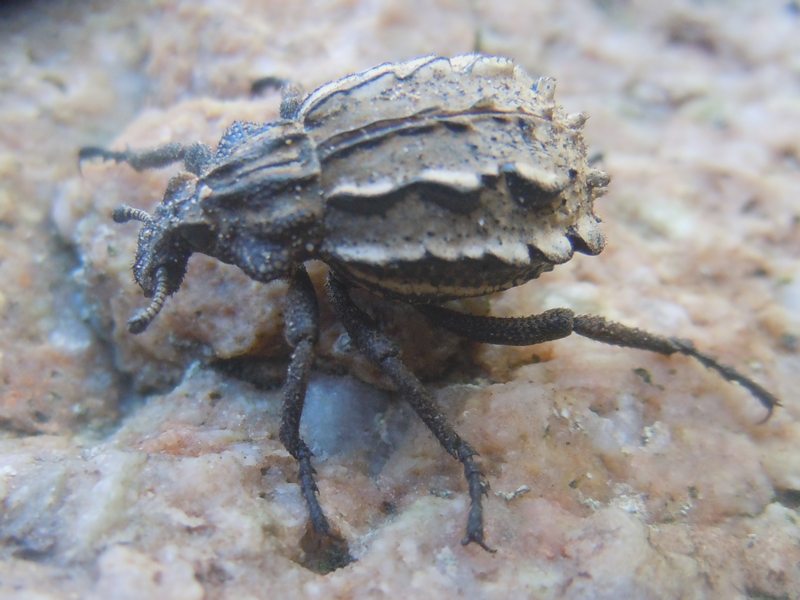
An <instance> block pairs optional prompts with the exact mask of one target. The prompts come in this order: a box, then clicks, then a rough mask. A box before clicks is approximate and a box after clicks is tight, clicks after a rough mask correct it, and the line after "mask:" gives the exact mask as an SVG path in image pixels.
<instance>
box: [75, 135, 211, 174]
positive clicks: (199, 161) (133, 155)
mask: <svg viewBox="0 0 800 600" xmlns="http://www.w3.org/2000/svg"><path fill="white" fill-rule="evenodd" d="M212 156H213V153H212V152H211V148H209V147H208V146H206V145H205V144H201V143H199V142H198V143H195V144H189V145H184V144H180V143H177V142H172V143H169V144H164V145H163V146H157V147H155V148H150V149H148V150H141V151H138V152H136V151H133V150H124V151H122V152H119V151H114V150H107V149H105V148H100V147H98V146H85V147H83V148H81V149H80V150H79V151H78V164H79V165H80V164H81V163H83V161H85V160H91V159H93V158H99V159H102V160H113V161H114V162H117V163H120V162H124V163H128V164H129V165H130V166H131V167H133V168H134V169H135V170H137V171H144V170H145V169H159V168H161V167H166V166H167V165H171V164H172V163H175V162H178V161H180V160H182V161H184V165H185V167H186V170H187V171H189V172H190V173H194V174H195V175H200V174H201V172H202V171H203V169H204V167H205V166H206V165H207V164H208V163H209V162H210V161H211V160H212Z"/></svg>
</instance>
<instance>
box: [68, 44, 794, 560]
mask: <svg viewBox="0 0 800 600" xmlns="http://www.w3.org/2000/svg"><path fill="white" fill-rule="evenodd" d="M554 89H555V84H554V81H553V80H552V79H550V78H547V77H541V78H538V79H533V78H531V77H530V76H528V75H527V74H526V73H525V72H524V71H523V70H522V69H521V68H520V67H518V66H516V65H515V64H514V63H513V62H512V61H511V60H509V59H505V58H497V57H489V56H482V55H477V54H470V55H464V56H457V57H454V58H449V59H448V58H441V57H435V56H429V57H424V58H420V59H416V60H411V61H407V62H400V63H390V64H384V65H381V66H378V67H375V68H373V69H370V70H367V71H364V72H362V73H358V74H355V75H349V76H347V77H343V78H342V79H338V80H336V81H333V82H332V83H328V84H326V85H323V86H322V87H320V88H319V89H317V90H316V91H314V92H313V93H311V94H310V95H308V96H307V97H305V99H302V100H301V99H300V98H299V97H297V96H296V95H293V94H291V93H289V94H285V96H284V100H283V103H282V105H281V118H280V119H279V120H278V121H275V122H272V123H263V124H260V123H242V122H237V123H234V124H233V125H232V126H231V127H230V128H229V129H228V130H227V132H226V133H225V135H224V136H223V137H222V139H221V140H220V142H219V144H218V146H217V148H216V150H212V149H211V148H209V147H207V146H205V145H202V144H193V145H182V144H177V143H176V144H168V145H166V146H162V147H159V148H155V149H153V150H149V151H144V152H130V151H128V152H113V151H108V150H104V149H100V148H84V149H83V150H82V151H81V153H80V158H81V159H87V158H92V157H99V158H103V159H111V160H116V161H118V162H119V161H123V162H127V163H128V164H130V165H131V166H132V167H133V168H135V169H137V170H139V169H145V168H151V167H160V166H164V165H167V164H169V163H172V162H176V161H179V160H182V161H183V162H184V164H185V171H184V172H182V173H180V174H178V175H176V176H175V177H173V178H172V180H171V181H170V183H169V185H168V186H167V190H166V193H165V195H164V199H163V201H162V203H161V204H160V205H159V206H158V207H157V208H156V210H155V212H154V214H153V215H150V214H148V213H145V212H144V211H141V210H139V209H134V208H130V207H121V208H119V209H117V210H116V211H115V213H114V219H115V220H116V221H118V222H124V221H128V220H131V219H134V220H138V221H141V222H142V223H143V226H142V229H141V231H140V233H139V243H138V250H137V254H136V261H135V264H134V268H133V271H134V276H135V277H136V281H137V282H138V283H139V285H140V286H141V287H142V289H143V290H144V293H145V295H147V296H148V297H151V298H152V299H151V301H150V304H149V306H148V307H147V308H146V309H145V310H143V311H142V312H141V313H139V314H138V315H136V316H135V317H134V318H132V319H131V320H130V321H129V329H130V330H131V331H132V332H134V333H137V332H140V331H142V330H144V329H145V328H146V327H147V326H148V325H149V324H150V322H151V321H152V320H153V319H154V318H155V316H156V315H157V313H158V312H159V310H160V309H161V307H162V305H163V303H164V301H165V299H166V298H167V297H168V296H169V295H170V294H172V293H174V292H176V291H177V290H178V288H179V287H180V284H181V280H182V278H183V276H184V274H185V271H186V264H187V261H188V259H189V257H190V255H191V254H192V253H194V252H202V253H204V254H208V255H210V256H213V257H215V258H217V259H219V260H221V261H223V262H225V263H230V264H234V265H236V266H238V267H239V268H241V269H242V270H243V271H244V272H245V273H247V274H248V275H249V276H250V277H252V278H253V279H256V280H258V281H263V282H268V281H272V280H274V279H278V278H283V279H287V280H288V281H289V283H290V285H289V292H288V298H287V308H286V311H285V314H286V317H285V318H286V323H285V326H286V333H285V335H286V338H287V341H288V342H289V344H290V346H291V347H292V348H293V353H292V358H291V362H290V365H289V369H288V373H287V378H286V383H285V384H284V388H283V394H284V407H283V418H282V422H281V429H280V438H281V441H282V442H283V443H284V445H285V446H286V448H287V449H288V451H289V452H290V453H291V454H292V456H294V457H295V459H297V461H298V463H299V474H300V477H299V480H300V486H301V489H302V493H303V496H304V498H305V500H306V503H307V505H308V510H309V516H310V521H311V525H312V527H313V531H314V532H316V533H317V534H318V535H319V536H321V537H322V538H326V539H338V538H337V537H336V534H334V532H333V530H332V529H331V527H330V525H329V523H328V520H327V519H326V517H325V515H324V513H323V511H322V508H321V506H320V504H319V502H318V500H317V487H316V484H315V482H314V477H313V474H314V471H313V468H312V466H311V452H310V451H309V449H308V447H307V446H306V444H305V443H304V442H303V440H302V439H301V438H300V436H299V422H300V416H301V413H302V409H303V401H304V395H305V390H306V383H307V380H308V375H309V372H310V369H311V368H312V363H313V359H314V345H315V343H316V339H317V328H318V325H317V305H316V297H315V292H314V289H313V287H312V285H311V282H310V280H309V279H308V276H307V274H306V272H305V269H304V267H303V263H304V262H305V261H306V260H309V259H319V260H322V261H324V262H325V263H326V264H327V265H328V266H329V267H330V275H329V280H328V286H327V291H328V296H329V299H330V301H331V304H332V306H333V308H334V310H335V312H336V314H337V316H338V317H339V318H340V319H341V321H342V323H343V324H344V326H345V328H346V330H347V331H348V333H349V335H350V337H351V338H352V340H353V342H354V343H355V345H356V347H357V348H358V349H359V350H360V351H361V352H363V353H364V354H365V355H366V356H368V357H369V358H370V359H371V360H373V361H374V362H375V363H376V364H377V365H378V366H379V367H380V368H381V369H382V371H383V372H384V373H385V374H386V375H387V376H388V377H389V378H390V379H391V380H392V381H393V382H394V383H395V385H396V387H397V389H398V391H399V393H400V394H401V395H402V396H403V397H404V398H405V399H406V400H407V401H408V402H410V403H411V405H412V407H413V408H414V410H415V411H416V412H417V414H418V415H419V416H420V418H422V420H423V421H424V422H425V423H426V424H427V426H428V427H429V428H430V430H431V432H432V433H433V434H434V435H435V436H436V437H437V439H438V440H439V442H440V443H441V444H442V446H443V447H444V448H445V450H447V452H448V453H450V454H451V455H452V456H453V457H454V458H456V459H457V460H459V461H460V462H461V464H462V465H463V468H464V474H465V477H466V480H467V486H468V490H469V495H470V499H471V507H470V510H469V515H468V517H467V531H466V536H465V538H464V540H463V543H464V544H467V543H470V542H475V543H477V544H479V545H481V546H482V547H483V548H485V549H487V550H489V549H490V548H489V547H488V546H487V545H486V543H485V541H484V532H483V514H482V506H481V501H482V496H483V494H484V493H485V490H486V485H487V484H486V482H485V481H484V479H483V476H482V474H481V471H480V468H479V464H478V462H477V461H476V459H475V455H476V452H475V451H474V450H473V449H472V448H471V446H470V445H469V444H467V443H466V442H465V441H464V440H462V439H461V437H460V436H459V435H458V434H457V433H456V432H455V431H454V430H453V429H452V428H451V427H450V425H449V424H448V423H447V422H446V420H445V419H444V416H443V415H442V413H441V412H439V410H438V409H437V408H436V406H435V405H434V403H433V402H432V399H431V397H430V395H429V393H428V392H427V391H426V390H425V388H424V387H423V386H422V385H421V384H420V383H419V381H418V380H417V378H416V377H415V376H414V375H413V374H412V373H411V372H410V371H409V370H408V369H407V368H406V367H405V366H404V364H403V362H402V359H401V357H400V356H399V351H398V349H397V347H396V346H395V345H394V344H393V343H392V342H391V341H390V340H389V339H387V338H386V336H385V335H384V334H382V333H381V332H380V331H379V330H378V329H377V326H376V324H375V323H373V322H372V321H371V320H370V319H369V317H368V316H367V315H366V314H365V313H364V312H362V311H361V309H360V308H359V307H358V306H356V305H355V304H354V303H353V301H352V300H351V299H350V295H349V291H348V290H349V288H350V287H352V286H359V287H362V288H366V289H368V290H370V291H372V292H373V293H375V294H378V295H381V296H384V297H388V298H392V299H395V300H398V301H403V302H408V303H412V304H414V305H416V306H417V307H418V308H419V310H421V311H422V312H423V313H425V314H426V315H427V316H428V317H429V318H430V319H431V320H432V321H433V322H434V323H436V324H438V325H439V326H442V327H444V328H447V329H450V330H452V331H454V332H456V333H459V334H462V335H464V336H467V337H469V338H471V339H475V340H478V341H482V342H487V343H494V344H512V345H528V344H535V343H538V342H542V341H546V340H552V339H557V338H561V337H565V336H567V335H569V334H570V333H572V332H575V333H579V334H581V335H585V336H588V337H591V338H594V339H596V340H599V341H602V342H605V343H609V344H616V345H621V346H629V347H635V348H641V349H645V350H651V351H654V352H659V353H662V354H666V355H669V354H673V353H675V352H679V353H683V354H686V355H689V356H693V357H694V358H696V359H697V360H699V361H700V362H701V363H702V364H704V365H705V366H706V367H709V368H711V369H713V370H715V371H717V372H718V373H719V374H721V375H722V376H723V377H724V378H726V379H727V380H729V381H733V382H736V383H739V384H741V385H743V386H745V387H746V388H747V389H748V390H749V391H750V392H751V393H753V394H754V395H755V396H756V397H757V398H758V399H759V400H760V402H761V403H762V404H763V405H764V406H765V407H766V408H767V409H768V414H769V413H771V411H772V409H773V407H774V406H776V405H777V404H778V401H777V399H776V398H775V397H774V396H773V395H771V394H770V393H769V392H767V391H766V390H765V389H763V388H762V387H760V386H759V385H758V384H756V383H755V382H753V381H752V380H750V379H749V378H747V377H745V376H744V375H742V374H740V373H739V372H737V371H736V370H734V369H732V368H730V367H727V366H724V365H721V364H720V363H718V362H717V361H715V360H714V359H712V358H711V357H709V356H707V355H705V354H703V353H701V352H699V351H697V350H696V349H695V348H694V346H693V345H692V344H691V343H689V342H687V341H684V340H679V339H675V338H668V337H662V336H659V335H654V334H650V333H647V332H644V331H642V330H638V329H632V328H629V327H625V326H623V325H620V324H617V323H612V322H609V321H606V320H605V319H603V318H601V317H596V316H586V315H583V316H581V315H575V314H573V313H572V311H570V310H568V309H555V310H550V311H547V312H544V313H542V314H539V315H533V316H530V317H524V318H517V319H498V318H491V317H476V316H470V315H465V314H461V313H458V312H455V311H452V310H450V309H447V308H444V307H441V306H438V305H439V304H441V303H442V302H444V301H446V300H450V299H453V298H461V297H468V296H478V295H483V294H487V293H489V292H494V291H497V290H503V289H507V288H510V287H513V286H516V285H519V284H522V283H524V282H526V281H528V280H530V279H533V278H535V277H538V276H539V275H540V274H541V273H543V272H545V271H549V270H551V269H552V268H553V267H554V266H555V265H557V264H560V263H563V262H565V261H567V260H569V259H570V258H571V257H572V254H573V252H574V251H578V252H582V253H585V254H598V253H599V252H600V251H601V250H602V249H603V244H604V240H603V235H602V233H601V232H600V230H599V227H598V223H599V221H598V219H597V218H596V217H595V216H594V213H593V202H594V200H595V198H597V197H598V196H599V195H600V194H601V193H602V192H604V191H605V188H606V186H607V185H608V176H607V175H606V174H605V173H603V172H602V171H599V170H597V169H592V168H590V167H589V166H588V164H587V158H586V149H585V146H584V143H583V139H582V137H581V127H582V126H583V123H584V121H585V119H586V117H585V115H583V114H581V113H577V114H567V113H565V112H564V111H563V110H562V109H561V107H559V106H558V105H556V104H555V102H554ZM345 554H346V553H345Z"/></svg>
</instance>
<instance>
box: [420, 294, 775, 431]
mask: <svg viewBox="0 0 800 600" xmlns="http://www.w3.org/2000/svg"><path fill="white" fill-rule="evenodd" d="M417 309H419V310H420V311H421V312H422V313H424V314H425V315H427V316H428V318H430V319H431V321H433V322H434V323H436V324H437V325H440V326H441V327H444V328H445V329H448V330H450V331H453V332H455V333H457V334H459V335H463V336H464V337H467V338H469V339H472V340H475V341H478V342H484V343H487V344H502V345H505V346H529V345H533V344H539V343H541V342H546V341H550V340H556V339H559V338H563V337H567V336H568V335H570V334H571V333H577V334H578V335H582V336H584V337H588V338H591V339H593V340H596V341H598V342H603V343H604V344H611V345H614V346H623V347H628V348H637V349H639V350H649V351H651V352H657V353H659V354H664V355H667V356H669V355H671V354H675V353H680V354H685V355H686V356H691V357H692V358H694V359H695V360H697V361H698V362H699V363H700V364H702V365H703V366H704V367H707V368H709V369H711V370H713V371H716V372H717V373H719V374H720V375H721V376H722V377H723V378H724V379H726V380H727V381H730V382H733V383H738V384H739V385H741V386H742V387H744V388H745V389H746V390H747V391H749V392H750V393H751V394H753V396H755V397H756V399H758V401H759V402H761V404H762V405H763V406H764V407H765V408H766V409H767V416H766V417H765V419H764V420H766V419H768V418H769V417H770V415H771V414H772V410H773V409H774V408H775V407H776V406H779V405H780V402H779V401H778V399H777V398H776V397H775V396H774V395H772V394H771V393H770V392H768V391H767V390H766V389H764V388H763V387H761V386H760V385H759V384H757V383H756V382H755V381H753V380H752V379H750V378H749V377H746V376H744V375H742V374H741V373H739V371H737V370H736V369H734V368H733V367H729V366H727V365H724V364H722V363H720V362H718V361H717V360H716V359H714V358H712V357H711V356H709V355H708V354H705V353H703V352H700V351H699V350H697V349H696V348H695V347H694V344H693V343H692V342H690V341H688V340H683V339H680V338H674V337H666V336H662V335H658V334H655V333H650V332H648V331H644V330H642V329H637V328H635V327H627V326H626V325H622V324H621V323H616V322H614V321H609V320H607V319H605V318H603V317H599V316H596V315H576V314H574V313H573V312H572V311H571V310H569V309H567V308H556V309H553V310H548V311H546V312H543V313H541V314H538V315H532V316H529V317H517V318H514V317H509V318H501V317H485V316H475V315H468V314H464V313H460V312H457V311H454V310H450V309H448V308H444V307H441V306H432V305H419V306H417Z"/></svg>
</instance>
